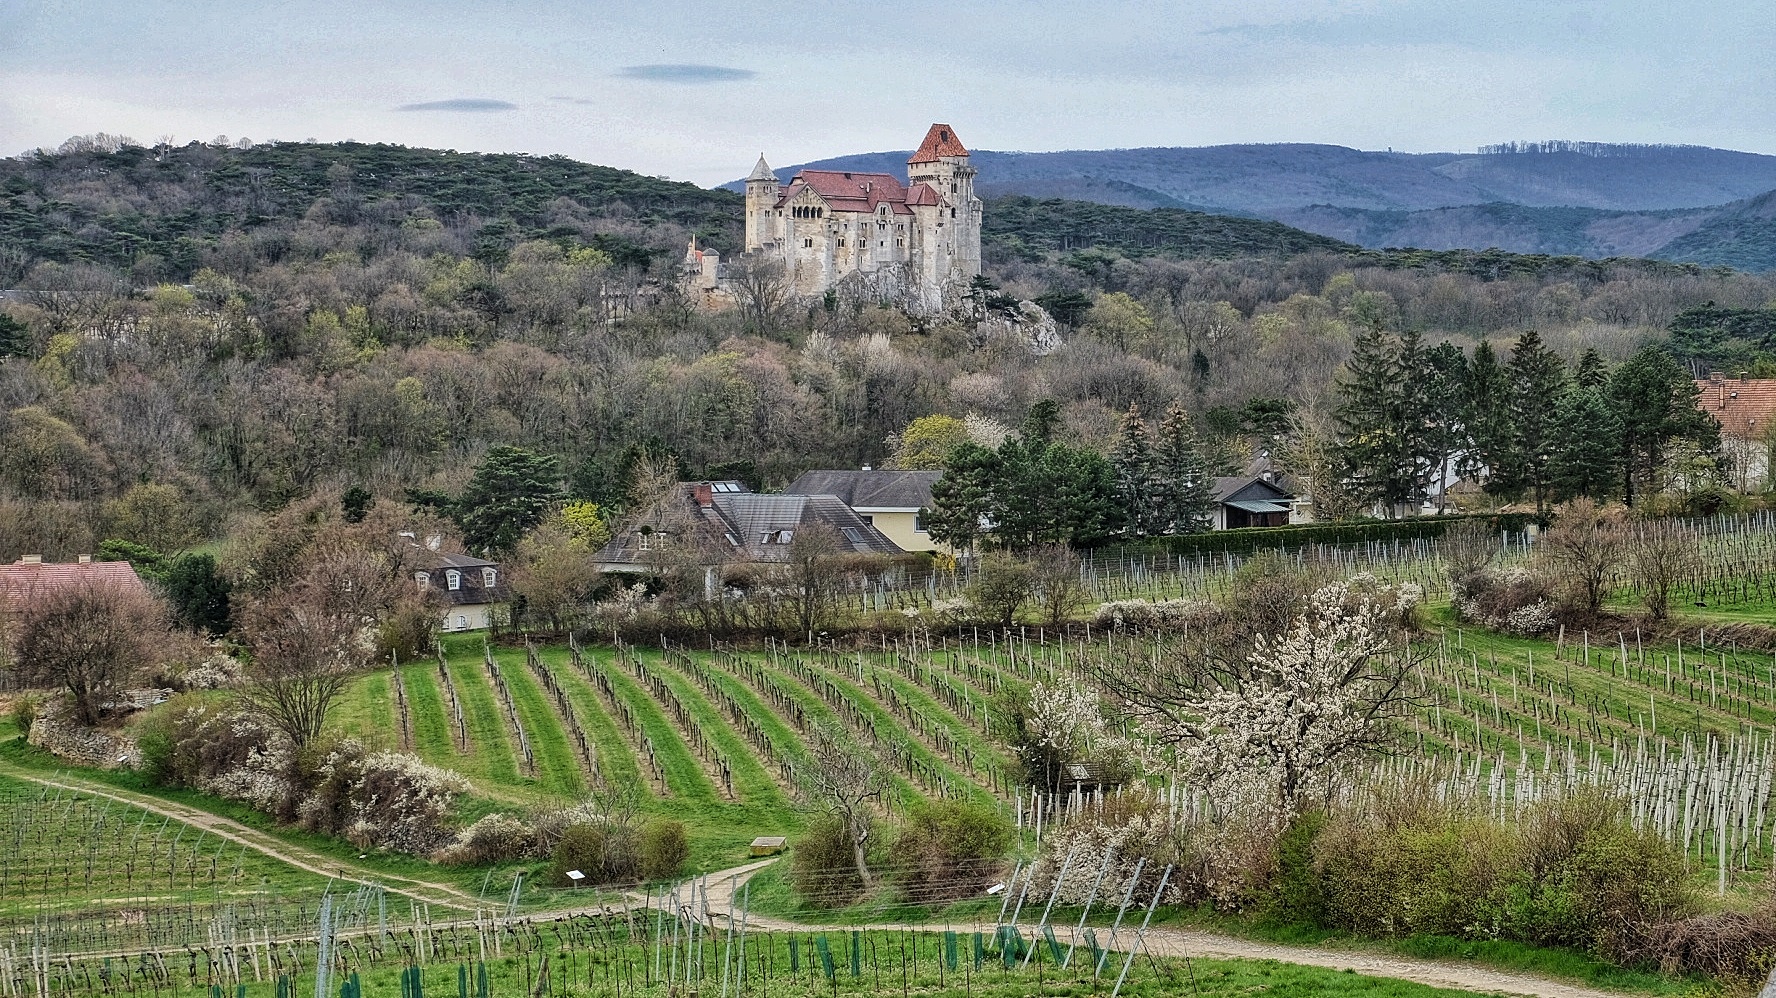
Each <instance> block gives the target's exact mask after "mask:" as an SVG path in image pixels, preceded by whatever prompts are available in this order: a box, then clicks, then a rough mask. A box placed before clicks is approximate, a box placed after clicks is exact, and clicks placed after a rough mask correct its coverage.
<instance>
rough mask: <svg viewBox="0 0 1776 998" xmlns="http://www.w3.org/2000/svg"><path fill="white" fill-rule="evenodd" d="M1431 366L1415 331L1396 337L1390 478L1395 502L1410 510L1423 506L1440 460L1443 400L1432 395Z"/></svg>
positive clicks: (1429, 356)
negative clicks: (1396, 450)
mask: <svg viewBox="0 0 1776 998" xmlns="http://www.w3.org/2000/svg"><path fill="white" fill-rule="evenodd" d="M1459 355H1460V351H1457V356H1458V357H1459ZM1434 363H1435V361H1433V360H1432V358H1431V351H1429V350H1427V349H1425V345H1424V339H1423V338H1422V337H1421V336H1420V335H1419V334H1418V332H1417V331H1416V330H1411V329H1409V330H1407V331H1406V332H1404V333H1401V334H1400V338H1399V341H1398V346H1397V348H1396V353H1395V354H1394V367H1395V369H1396V370H1397V371H1398V372H1399V384H1398V386H1396V388H1395V393H1396V396H1395V397H1396V398H1397V399H1398V402H1397V405H1398V407H1399V408H1398V411H1399V416H1398V418H1399V421H1400V423H1399V434H1400V454H1399V465H1398V467H1397V468H1396V469H1395V472H1394V474H1395V475H1396V476H1397V479H1398V481H1397V485H1396V490H1397V494H1398V495H1399V496H1400V498H1399V499H1398V501H1399V502H1402V503H1406V504H1408V505H1409V506H1411V507H1412V508H1413V509H1417V508H1418V506H1419V504H1420V503H1422V502H1424V498H1425V495H1426V493H1427V490H1428V487H1429V484H1430V479H1431V476H1432V474H1433V473H1434V471H1435V469H1436V468H1437V467H1438V463H1439V462H1438V459H1439V457H1440V456H1441V455H1440V453H1439V452H1438V446H1437V445H1438V441H1437V439H1436V431H1435V427H1436V425H1437V423H1438V422H1439V421H1440V420H1441V418H1442V416H1441V414H1440V412H1439V410H1440V409H1441V408H1442V404H1443V400H1442V399H1439V398H1438V397H1437V396H1436V394H1435V392H1434V391H1432V385H1431V383H1432V382H1433V381H1434V380H1437V377H1438V375H1437V372H1436V371H1435V370H1434V369H1433V365H1434Z"/></svg>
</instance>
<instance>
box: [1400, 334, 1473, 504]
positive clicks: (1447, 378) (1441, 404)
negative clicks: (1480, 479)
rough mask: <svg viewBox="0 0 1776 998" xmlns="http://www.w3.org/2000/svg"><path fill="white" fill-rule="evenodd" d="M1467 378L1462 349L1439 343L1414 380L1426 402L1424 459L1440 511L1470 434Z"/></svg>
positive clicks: (1423, 410) (1423, 441)
mask: <svg viewBox="0 0 1776 998" xmlns="http://www.w3.org/2000/svg"><path fill="white" fill-rule="evenodd" d="M1467 378H1468V360H1467V358H1466V357H1464V356H1462V352H1461V348H1460V347H1458V346H1456V345H1455V344H1453V343H1439V344H1437V346H1436V347H1434V348H1432V349H1431V350H1428V351H1426V352H1425V363H1424V369H1423V370H1422V371H1421V372H1420V373H1419V374H1418V376H1417V377H1415V378H1413V379H1412V382H1413V385H1414V388H1413V390H1414V391H1415V392H1416V393H1417V394H1418V395H1419V396H1420V397H1422V398H1423V400H1424V403H1423V405H1422V408H1421V415H1422V417H1423V419H1424V425H1423V428H1422V430H1421V431H1420V432H1421V445H1422V446H1421V448H1420V459H1421V460H1422V461H1423V462H1424V466H1425V470H1426V473H1427V477H1428V478H1429V479H1430V481H1431V482H1433V483H1434V484H1435V486H1436V491H1437V509H1438V510H1442V509H1443V508H1444V506H1445V504H1446V499H1447V491H1448V485H1449V482H1450V479H1451V477H1452V476H1451V472H1453V471H1454V470H1455V469H1454V467H1453V465H1454V464H1455V460H1456V455H1457V454H1458V453H1459V452H1460V451H1461V449H1462V446H1463V442H1464V438H1465V436H1466V432H1467V407H1466V406H1465V405H1463V398H1462V393H1463V391H1464V390H1465V388H1466V386H1467Z"/></svg>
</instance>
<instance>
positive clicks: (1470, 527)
mask: <svg viewBox="0 0 1776 998" xmlns="http://www.w3.org/2000/svg"><path fill="white" fill-rule="evenodd" d="M1498 552H1499V539H1498V535H1496V534H1495V533H1493V531H1492V528H1491V527H1489V526H1487V525H1486V523H1485V521H1483V520H1461V521H1459V522H1457V523H1455V524H1452V525H1451V526H1450V528H1449V529H1448V530H1445V531H1443V536H1442V537H1440V538H1438V539H1437V553H1438V554H1440V555H1442V556H1443V567H1444V569H1445V571H1446V572H1447V573H1448V575H1449V581H1450V582H1451V583H1453V584H1455V585H1457V586H1461V585H1465V584H1466V583H1467V582H1468V580H1470V579H1472V578H1473V577H1474V576H1476V575H1479V574H1480V573H1481V572H1484V571H1486V570H1487V569H1488V568H1490V567H1491V566H1492V563H1493V561H1494V560H1496V559H1497V558H1498Z"/></svg>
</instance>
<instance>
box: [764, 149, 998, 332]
mask: <svg viewBox="0 0 1776 998" xmlns="http://www.w3.org/2000/svg"><path fill="white" fill-rule="evenodd" d="M968 159H969V153H968V149H967V147H966V146H964V145H963V144H962V140H961V139H959V138H957V137H956V132H955V129H953V128H951V127H950V126H949V125H945V124H935V125H932V126H931V128H930V130H929V131H927V132H926V133H925V141H924V142H922V143H920V145H919V148H918V150H917V151H916V152H914V153H913V155H912V157H911V158H910V159H908V160H907V179H906V182H905V183H902V182H901V180H900V178H898V177H895V176H894V175H892V174H887V173H859V172H855V171H852V172H845V171H841V170H802V171H800V172H798V173H797V174H796V175H795V176H794V177H792V178H790V181H789V186H787V187H784V186H782V185H781V184H780V183H779V181H778V179H777V174H776V173H775V172H773V171H772V169H771V167H770V166H769V165H768V164H766V163H765V158H764V156H762V155H761V156H760V157H759V160H758V165H757V166H755V167H753V170H752V173H751V174H750V175H748V176H747V178H746V252H747V253H748V254H751V255H753V256H756V257H758V258H762V259H765V260H770V261H773V262H776V263H779V264H781V265H782V267H783V270H784V274H785V276H786V277H787V278H788V280H789V283H790V285H791V287H792V288H793V289H794V291H795V292H796V293H797V294H800V295H803V296H807V297H813V296H817V295H820V294H823V293H824V292H826V291H827V290H828V289H831V288H835V287H838V286H839V285H840V284H841V283H851V284H855V285H857V286H858V288H859V289H860V290H863V291H867V292H872V293H873V296H874V297H877V298H880V299H884V300H885V299H890V298H898V299H901V300H902V301H903V302H904V303H905V304H906V305H908V306H909V307H910V308H913V309H915V310H918V311H926V312H932V311H937V310H940V309H941V308H943V307H944V306H945V304H947V303H949V301H950V300H953V299H955V298H956V297H958V296H959V295H961V294H964V293H966V291H967V289H968V284H969V280H970V279H971V278H973V277H975V276H976V275H978V274H979V273H980V272H981V207H982V206H981V199H980V198H978V197H976V196H975V194H974V177H975V174H976V172H978V171H976V169H975V168H974V167H973V166H970V165H969V162H968Z"/></svg>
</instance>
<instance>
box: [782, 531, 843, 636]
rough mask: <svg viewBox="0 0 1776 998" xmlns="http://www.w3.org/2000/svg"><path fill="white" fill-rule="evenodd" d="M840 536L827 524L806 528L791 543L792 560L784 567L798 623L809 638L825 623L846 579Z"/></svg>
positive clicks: (790, 558) (797, 533) (790, 554)
mask: <svg viewBox="0 0 1776 998" xmlns="http://www.w3.org/2000/svg"><path fill="white" fill-rule="evenodd" d="M841 551H842V549H841V547H840V545H839V535H838V533H837V532H836V531H834V530H833V529H832V528H831V527H829V526H827V525H826V524H824V523H812V524H808V525H805V526H803V527H801V528H799V529H797V530H796V532H795V537H794V538H793V539H792V540H791V541H790V542H789V558H788V560H787V561H786V562H785V563H784V568H785V569H786V570H787V572H788V579H787V582H788V584H789V588H790V591H791V598H792V599H793V600H794V601H795V608H796V623H797V624H798V625H799V630H800V631H801V633H803V634H808V633H810V632H812V631H814V630H815V629H816V628H818V627H819V626H820V625H821V624H823V623H825V621H826V615H827V613H828V612H829V611H830V610H831V609H832V604H833V600H834V599H835V598H836V597H837V595H838V590H839V581H840V579H841V577H842V575H843V572H842V566H841V565H840V555H841Z"/></svg>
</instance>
